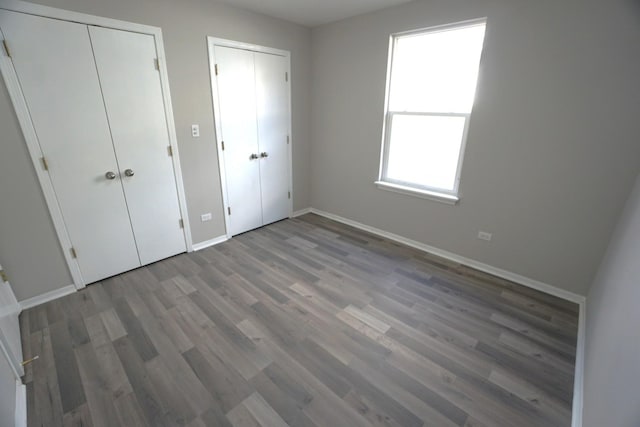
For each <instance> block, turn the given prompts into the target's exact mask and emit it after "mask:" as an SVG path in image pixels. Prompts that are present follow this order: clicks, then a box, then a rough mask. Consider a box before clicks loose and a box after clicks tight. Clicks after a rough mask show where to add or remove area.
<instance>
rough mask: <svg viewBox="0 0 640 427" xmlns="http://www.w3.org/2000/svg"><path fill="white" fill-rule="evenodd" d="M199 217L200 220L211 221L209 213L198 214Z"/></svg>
mask: <svg viewBox="0 0 640 427" xmlns="http://www.w3.org/2000/svg"><path fill="white" fill-rule="evenodd" d="M200 219H201V220H202V222H204V221H211V213H206V214H202V215H200Z"/></svg>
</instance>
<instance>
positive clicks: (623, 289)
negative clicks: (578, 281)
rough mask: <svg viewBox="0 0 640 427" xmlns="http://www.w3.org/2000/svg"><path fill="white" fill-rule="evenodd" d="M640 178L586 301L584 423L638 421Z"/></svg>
mask: <svg viewBox="0 0 640 427" xmlns="http://www.w3.org/2000/svg"><path fill="white" fill-rule="evenodd" d="M639 260H640V176H639V177H638V179H637V181H636V185H635V190H634V191H633V193H632V195H631V197H630V198H629V201H628V202H627V206H626V208H625V210H624V213H623V215H622V217H621V219H620V222H619V223H618V226H617V228H616V231H615V234H614V235H613V237H612V239H611V244H610V246H609V249H608V251H607V254H606V256H605V258H604V260H603V261H602V264H601V265H600V269H599V270H598V274H597V275H596V279H595V280H594V282H593V285H592V287H591V290H590V291H589V296H588V299H587V329H586V353H585V379H584V418H583V425H584V427H600V426H616V427H637V426H638V425H639V423H640V394H638V384H640V369H639V368H638V363H639V362H640V340H639V339H638V325H640V311H639V310H638V302H640V262H639Z"/></svg>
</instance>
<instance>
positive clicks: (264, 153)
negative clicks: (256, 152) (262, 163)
mask: <svg viewBox="0 0 640 427" xmlns="http://www.w3.org/2000/svg"><path fill="white" fill-rule="evenodd" d="M260 157H262V158H263V159H264V158H265V157H269V153H267V152H266V151H263V152H262V153H260Z"/></svg>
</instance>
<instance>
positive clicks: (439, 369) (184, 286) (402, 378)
mask: <svg viewBox="0 0 640 427" xmlns="http://www.w3.org/2000/svg"><path fill="white" fill-rule="evenodd" d="M577 324H578V307H577V306H576V305H575V304H572V303H569V302H566V301H563V300H560V299H557V298H554V297H552V296H549V295H546V294H542V293H540V292H537V291H534V290H531V289H528V288H524V287H522V286H519V285H517V284H514V283H511V282H508V281H506V280H503V279H499V278H496V277H492V276H489V275H487V274H484V273H481V272H478V271H476V270H473V269H471V268H468V267H465V266H463V265H458V264H454V263H451V262H449V261H446V260H443V259H441V258H438V257H436V256H433V255H430V254H426V253H423V252H420V251H418V250H415V249H412V248H409V247H406V246H403V245H400V244H397V243H395V242H391V241H389V240H385V239H383V238H380V237H378V236H374V235H371V234H368V233H366V232H363V231H360V230H357V229H354V228H351V227H348V226H345V225H342V224H339V223H336V222H333V221H330V220H328V219H325V218H322V217H319V216H316V215H312V214H309V215H305V216H303V217H300V218H297V219H290V220H285V221H281V222H278V223H275V224H271V225H269V226H267V227H264V228H261V229H258V230H254V231H251V232H248V233H245V234H243V235H240V236H236V237H234V238H233V239H232V240H230V241H228V242H225V243H222V244H220V245H217V246H215V247H212V248H208V249H205V250H202V251H200V252H195V253H191V254H182V255H178V256H176V257H173V258H170V259H167V260H163V261H160V262H158V263H156V264H153V265H150V266H147V267H143V268H140V269H138V270H134V271H131V272H128V273H124V274H121V275H119V276H116V277H112V278H110V279H107V280H104V281H102V282H100V283H95V284H93V285H90V286H88V287H87V288H86V289H84V290H82V291H80V292H78V293H75V294H73V295H69V296H67V297H64V298H62V299H59V300H56V301H52V302H50V303H48V304H46V305H43V306H39V307H35V308H33V309H30V310H27V311H25V312H24V313H22V315H21V325H22V338H23V346H24V353H25V357H33V356H36V355H38V356H40V358H39V359H37V360H36V361H35V362H33V363H32V364H30V365H28V366H27V368H26V375H25V377H24V381H25V383H26V384H27V395H28V396H27V402H28V422H29V426H43V425H46V426H60V425H65V426H67V425H93V426H118V425H122V426H152V427H153V426H164V425H166V426H176V425H185V426H233V427H244V426H263V427H272V426H273V427H276V426H292V427H295V426H300V427H307V426H318V427H322V426H329V427H337V426H466V427H472V426H474V427H481V426H487V427H490V426H518V427H524V426H569V425H570V424H571V403H572V398H573V395H572V394H573V377H574V374H573V371H574V363H575V352H576V335H577Z"/></svg>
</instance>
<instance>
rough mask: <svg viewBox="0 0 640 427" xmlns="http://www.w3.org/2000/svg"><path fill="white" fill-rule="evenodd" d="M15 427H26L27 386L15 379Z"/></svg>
mask: <svg viewBox="0 0 640 427" xmlns="http://www.w3.org/2000/svg"><path fill="white" fill-rule="evenodd" d="M15 422H16V427H27V386H25V385H24V384H22V382H21V381H20V380H17V381H16V411H15Z"/></svg>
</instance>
